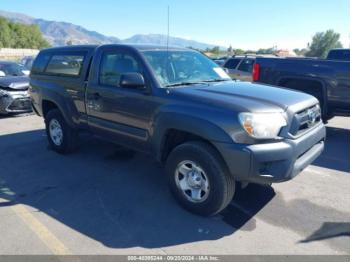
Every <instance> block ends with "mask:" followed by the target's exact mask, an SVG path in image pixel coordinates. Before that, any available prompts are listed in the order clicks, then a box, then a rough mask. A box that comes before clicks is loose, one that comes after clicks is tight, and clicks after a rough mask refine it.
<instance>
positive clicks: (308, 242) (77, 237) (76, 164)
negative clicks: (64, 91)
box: [0, 115, 350, 255]
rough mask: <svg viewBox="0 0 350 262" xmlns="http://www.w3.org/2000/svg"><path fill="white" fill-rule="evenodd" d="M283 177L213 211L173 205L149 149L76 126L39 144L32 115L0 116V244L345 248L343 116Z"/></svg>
mask: <svg viewBox="0 0 350 262" xmlns="http://www.w3.org/2000/svg"><path fill="white" fill-rule="evenodd" d="M327 127H328V128H327V132H328V140H327V145H326V151H325V152H324V154H323V155H322V157H321V158H319V159H318V160H317V162H316V163H314V164H313V165H312V166H311V167H309V168H307V169H306V170H305V171H304V172H303V173H302V174H300V175H299V176H298V177H297V178H296V179H294V180H293V181H290V182H287V183H283V184H276V185H273V187H272V188H271V187H262V186H257V185H250V186H249V187H248V188H247V189H246V190H244V191H240V192H238V193H237V194H236V197H235V199H234V201H233V202H232V203H231V205H230V206H229V208H228V209H227V210H225V211H224V212H223V214H221V215H219V216H217V217H214V218H202V217H197V216H194V215H192V214H190V213H188V212H186V211H184V210H183V209H182V208H181V207H179V206H178V205H177V203H176V202H175V201H174V199H173V198H172V197H171V194H170V193H169V191H168V187H167V186H166V181H165V177H164V176H163V175H162V172H163V171H162V167H161V166H159V165H158V164H157V163H156V162H154V161H153V160H152V158H150V157H148V156H145V155H142V154H139V153H135V152H132V151H128V150H126V149H123V148H119V147H117V146H115V145H112V144H109V143H106V142H104V141H101V140H98V139H96V138H93V137H91V136H90V135H85V134H84V135H82V136H81V139H80V146H79V150H78V151H77V152H75V153H74V154H71V155H68V156H62V155H58V154H56V153H54V152H52V151H50V149H48V146H47V140H46V137H45V136H46V135H45V131H44V129H43V128H44V125H43V121H42V119H41V118H39V117H37V116H34V115H30V116H18V117H2V118H0V155H1V157H0V221H1V222H0V253H1V254H17V255H18V254H221V255H222V254H350V238H349V235H350V194H349V185H350V161H349V159H350V157H349V155H350V119H349V118H342V117H337V118H335V119H333V120H331V121H330V123H329V124H328V125H327Z"/></svg>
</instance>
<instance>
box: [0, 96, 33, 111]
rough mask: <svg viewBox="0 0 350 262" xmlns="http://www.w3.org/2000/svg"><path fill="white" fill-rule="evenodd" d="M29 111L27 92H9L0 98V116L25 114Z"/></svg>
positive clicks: (29, 103) (29, 104)
mask: <svg viewBox="0 0 350 262" xmlns="http://www.w3.org/2000/svg"><path fill="white" fill-rule="evenodd" d="M31 110H32V109H31V102H30V97H29V94H28V91H11V92H6V94H2V95H1V96H0V114H5V115H6V114H11V113H26V112H30V111H31Z"/></svg>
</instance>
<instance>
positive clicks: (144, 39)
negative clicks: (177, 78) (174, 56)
mask: <svg viewBox="0 0 350 262" xmlns="http://www.w3.org/2000/svg"><path fill="white" fill-rule="evenodd" d="M122 42H123V43H126V44H156V45H166V44H167V36H166V35H161V34H148V35H140V34H139V35H134V36H132V37H130V38H127V39H125V40H122ZM169 45H172V46H181V47H193V48H196V49H201V50H204V49H206V48H213V47H215V46H214V45H211V44H205V43H200V42H197V41H194V40H187V39H183V38H180V37H169ZM222 48H224V47H222Z"/></svg>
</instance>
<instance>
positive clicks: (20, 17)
mask: <svg viewBox="0 0 350 262" xmlns="http://www.w3.org/2000/svg"><path fill="white" fill-rule="evenodd" d="M0 16H2V17H5V18H7V19H8V20H10V21H13V22H17V23H23V24H35V25H38V26H39V28H40V30H41V32H42V33H43V35H44V37H45V38H46V39H47V40H48V41H49V42H50V44H52V45H53V46H61V45H66V43H67V42H68V41H72V42H73V43H74V44H110V43H119V42H120V40H119V39H118V38H116V37H108V36H105V35H102V34H100V33H97V32H95V31H89V30H87V29H85V28H83V27H81V26H78V25H74V24H70V23H66V22H56V21H47V20H44V19H37V18H33V17H30V16H27V15H24V14H19V13H12V12H5V11H1V10H0Z"/></svg>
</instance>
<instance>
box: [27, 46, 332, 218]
mask: <svg viewBox="0 0 350 262" xmlns="http://www.w3.org/2000/svg"><path fill="white" fill-rule="evenodd" d="M30 95H31V98H32V104H33V109H34V111H35V112H36V113H37V114H38V115H40V116H43V117H44V119H45V123H46V132H47V137H48V141H49V144H50V146H51V147H52V148H53V149H54V150H55V151H57V152H59V153H68V152H70V151H72V150H73V149H74V148H75V146H76V145H77V135H78V133H79V131H81V130H89V131H90V132H92V133H93V134H95V135H96V136H100V137H103V138H104V139H108V140H110V141H111V142H114V143H117V144H121V145H124V146H126V147H130V148H132V149H135V150H138V151H141V152H145V153H148V154H151V155H152V156H154V157H155V158H156V159H157V160H158V161H159V162H161V163H164V164H165V169H166V174H167V177H168V181H169V184H170V188H171V191H172V192H173V194H174V196H175V197H176V199H177V200H178V201H179V203H180V204H181V205H182V206H184V207H185V208H186V209H188V210H190V211H192V212H194V213H196V214H201V215H214V214H216V213H218V212H220V211H221V210H223V209H224V208H225V207H226V206H227V205H228V204H229V203H230V201H231V199H232V197H233V195H234V192H235V188H236V185H240V186H244V185H247V184H248V183H260V184H271V183H274V182H283V181H287V180H290V179H292V178H293V177H295V176H296V175H297V174H299V173H300V172H301V171H302V170H303V169H305V168H306V167H307V166H308V165H309V164H310V163H312V162H313V161H314V160H315V159H316V158H317V157H318V156H319V155H320V154H321V153H322V151H323V149H324V140H325V127H324V125H323V123H322V121H321V116H320V108H319V104H318V101H317V99H315V98H314V97H313V96H310V95H307V94H304V93H301V92H296V91H289V90H284V89H280V88H274V87H270V86H264V85H258V84H252V83H243V82H238V81H232V80H231V79H230V77H229V76H228V75H227V74H226V73H225V71H223V69H221V68H220V67H219V66H218V65H217V64H215V63H214V62H213V61H211V60H210V59H208V58H207V57H205V56H203V55H202V54H200V53H198V52H196V51H192V50H188V49H182V48H175V47H174V48H167V47H161V46H130V45H103V46H71V47H63V48H53V49H47V50H43V51H41V52H40V54H39V55H38V57H37V58H36V60H35V62H34V64H33V67H32V71H31V81H30Z"/></svg>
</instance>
